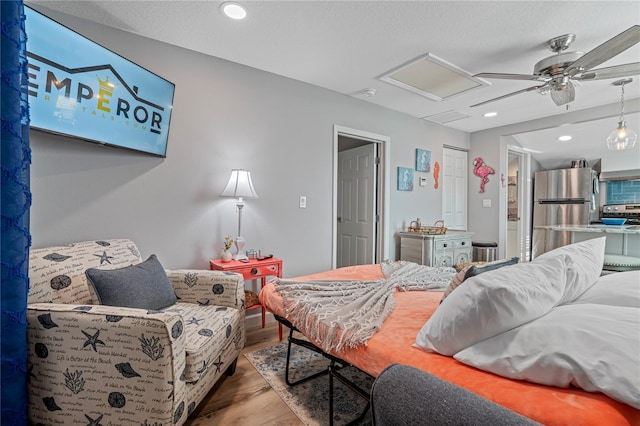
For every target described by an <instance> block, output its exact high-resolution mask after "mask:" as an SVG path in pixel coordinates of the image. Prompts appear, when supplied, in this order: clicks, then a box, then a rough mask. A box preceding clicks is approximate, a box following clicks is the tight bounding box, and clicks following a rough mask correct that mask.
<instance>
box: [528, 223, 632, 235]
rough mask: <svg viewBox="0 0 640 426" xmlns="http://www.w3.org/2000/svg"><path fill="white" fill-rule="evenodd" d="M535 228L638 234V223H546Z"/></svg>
mask: <svg viewBox="0 0 640 426" xmlns="http://www.w3.org/2000/svg"><path fill="white" fill-rule="evenodd" d="M534 228H535V229H550V230H552V231H569V232H594V233H597V232H602V233H609V234H637V235H640V225H547V226H535V227H534Z"/></svg>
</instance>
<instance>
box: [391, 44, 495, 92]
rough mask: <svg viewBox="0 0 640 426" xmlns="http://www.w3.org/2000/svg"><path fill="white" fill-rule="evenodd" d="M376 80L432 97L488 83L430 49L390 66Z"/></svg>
mask: <svg viewBox="0 0 640 426" xmlns="http://www.w3.org/2000/svg"><path fill="white" fill-rule="evenodd" d="M380 80H382V81H384V82H386V83H389V84H393V85H394V86H398V87H400V88H403V89H405V90H409V91H410V92H413V93H416V94H418V95H421V96H424V97H426V98H429V99H431V100H434V101H442V100H444V99H447V98H450V97H452V96H456V95H459V94H461V93H464V92H467V91H469V90H473V89H476V88H478V87H482V86H488V85H489V84H490V83H489V82H488V81H485V80H482V79H480V78H475V77H473V75H472V74H471V73H469V72H467V71H465V70H463V69H462V68H460V67H457V66H455V65H453V64H452V63H450V62H447V61H445V60H443V59H440V58H438V57H437V56H435V55H432V54H430V53H427V54H426V55H424V56H421V57H420V58H418V59H416V60H414V61H411V62H409V63H407V64H404V65H401V66H400V67H398V68H395V69H393V70H391V71H390V72H388V73H387V74H384V75H383V76H381V77H380Z"/></svg>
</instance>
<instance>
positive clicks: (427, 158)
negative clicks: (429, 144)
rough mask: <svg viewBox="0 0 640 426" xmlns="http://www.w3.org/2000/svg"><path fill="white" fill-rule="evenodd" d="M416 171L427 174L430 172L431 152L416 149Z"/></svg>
mask: <svg viewBox="0 0 640 426" xmlns="http://www.w3.org/2000/svg"><path fill="white" fill-rule="evenodd" d="M416 171H418V172H427V173H429V172H430V171H431V151H427V150H426V149H420V148H416Z"/></svg>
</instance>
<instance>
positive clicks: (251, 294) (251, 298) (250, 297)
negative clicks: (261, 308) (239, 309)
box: [244, 290, 260, 308]
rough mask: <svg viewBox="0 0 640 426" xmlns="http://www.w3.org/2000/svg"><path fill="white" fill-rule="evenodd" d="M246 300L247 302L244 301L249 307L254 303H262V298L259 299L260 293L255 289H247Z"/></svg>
mask: <svg viewBox="0 0 640 426" xmlns="http://www.w3.org/2000/svg"><path fill="white" fill-rule="evenodd" d="M244 300H245V302H244V303H245V306H246V307H247V308H250V307H252V306H253V305H257V304H259V303H260V300H259V299H258V295H257V294H256V292H255V291H253V290H245V291H244Z"/></svg>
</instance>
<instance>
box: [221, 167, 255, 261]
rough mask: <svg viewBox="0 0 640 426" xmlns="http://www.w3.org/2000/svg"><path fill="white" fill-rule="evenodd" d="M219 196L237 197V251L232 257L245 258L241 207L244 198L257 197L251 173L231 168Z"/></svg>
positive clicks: (236, 258)
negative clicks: (227, 179) (227, 180)
mask: <svg viewBox="0 0 640 426" xmlns="http://www.w3.org/2000/svg"><path fill="white" fill-rule="evenodd" d="M220 196H221V197H237V198H238V200H237V201H236V206H237V207H238V236H237V237H236V240H235V245H236V249H237V250H238V252H237V253H236V255H235V256H234V257H233V258H234V259H235V260H241V259H247V255H246V254H245V253H244V252H243V250H242V249H243V247H244V245H245V241H244V238H242V208H243V207H244V198H258V193H257V192H256V190H255V189H254V188H253V182H251V173H250V172H249V171H248V170H242V169H233V170H231V176H230V177H229V182H228V183H227V186H226V187H225V188H224V191H222V194H220Z"/></svg>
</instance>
